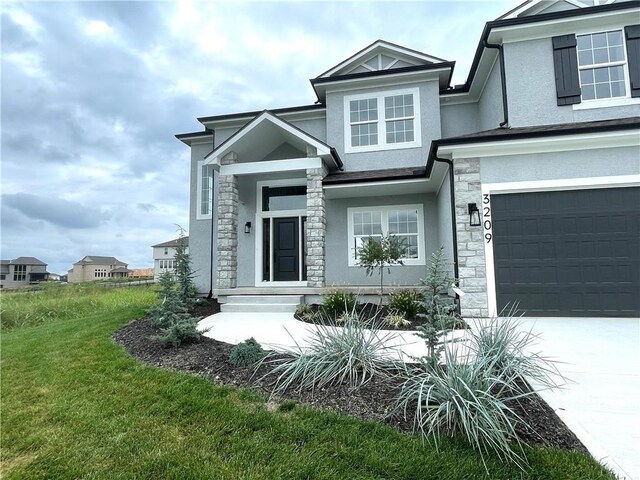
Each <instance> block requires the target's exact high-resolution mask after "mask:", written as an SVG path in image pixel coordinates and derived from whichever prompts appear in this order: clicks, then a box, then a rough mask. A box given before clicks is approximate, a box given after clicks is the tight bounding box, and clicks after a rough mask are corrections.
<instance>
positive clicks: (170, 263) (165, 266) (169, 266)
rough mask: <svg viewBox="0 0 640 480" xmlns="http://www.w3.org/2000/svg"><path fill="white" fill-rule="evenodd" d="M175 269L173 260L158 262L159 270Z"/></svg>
mask: <svg viewBox="0 0 640 480" xmlns="http://www.w3.org/2000/svg"><path fill="white" fill-rule="evenodd" d="M174 268H176V261H175V260H160V270H164V269H174Z"/></svg>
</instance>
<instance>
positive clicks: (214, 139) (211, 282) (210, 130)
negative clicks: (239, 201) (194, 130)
mask: <svg viewBox="0 0 640 480" xmlns="http://www.w3.org/2000/svg"><path fill="white" fill-rule="evenodd" d="M204 131H205V132H208V133H211V152H209V153H212V152H213V151H214V150H215V146H216V132H215V131H214V130H213V129H211V128H209V127H205V128H204ZM209 153H207V155H205V157H207V156H208V155H209ZM214 179H215V174H214ZM214 185H215V182H213V181H212V182H211V232H210V238H209V241H210V243H209V245H211V247H210V248H209V294H208V295H207V299H208V300H211V299H212V298H213V189H214ZM196 208H199V207H196Z"/></svg>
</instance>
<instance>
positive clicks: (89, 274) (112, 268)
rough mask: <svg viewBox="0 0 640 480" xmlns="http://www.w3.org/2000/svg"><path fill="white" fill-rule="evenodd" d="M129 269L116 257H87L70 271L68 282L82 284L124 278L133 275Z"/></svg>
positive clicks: (75, 264)
mask: <svg viewBox="0 0 640 480" xmlns="http://www.w3.org/2000/svg"><path fill="white" fill-rule="evenodd" d="M127 267H128V264H126V263H124V262H121V261H120V260H118V259H117V258H116V257H99V256H93V255H92V256H86V257H84V258H83V259H82V260H79V261H77V262H76V263H74V264H73V268H72V269H71V270H69V273H68V278H67V281H68V282H69V283H82V282H93V281H95V280H101V279H107V278H124V277H128V276H129V274H130V273H131V270H129V269H128V268H127Z"/></svg>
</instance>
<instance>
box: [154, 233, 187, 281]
mask: <svg viewBox="0 0 640 480" xmlns="http://www.w3.org/2000/svg"><path fill="white" fill-rule="evenodd" d="M180 240H182V241H183V242H185V245H186V246H187V252H188V251H189V237H182V239H180V238H176V239H175V240H169V241H168V242H164V243H159V244H157V245H152V246H151V248H153V278H154V279H155V280H158V277H159V276H160V275H161V274H163V273H165V272H173V271H174V270H175V268H176V260H175V257H176V247H177V246H178V245H179V242H180Z"/></svg>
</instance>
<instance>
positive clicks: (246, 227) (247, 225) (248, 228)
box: [244, 222, 251, 233]
mask: <svg viewBox="0 0 640 480" xmlns="http://www.w3.org/2000/svg"><path fill="white" fill-rule="evenodd" d="M244 233H251V222H247V223H245V224H244Z"/></svg>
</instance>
